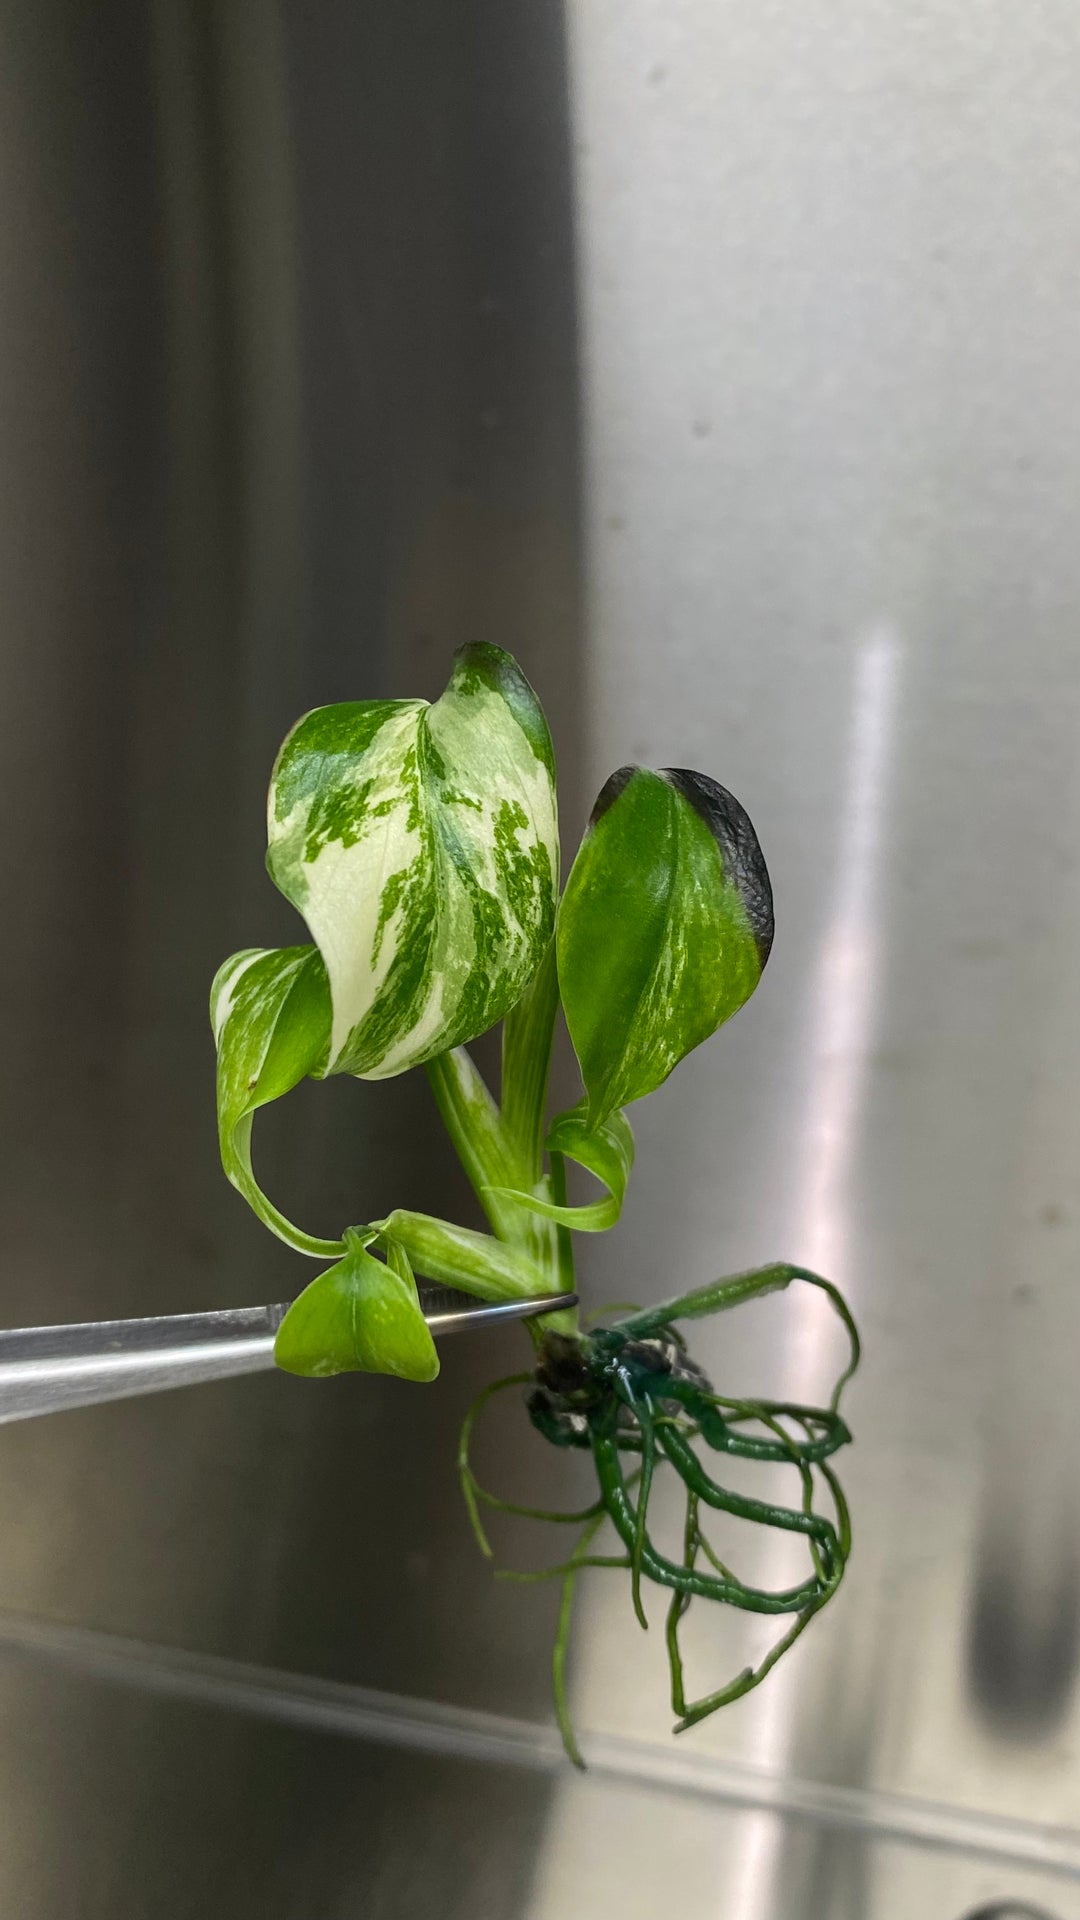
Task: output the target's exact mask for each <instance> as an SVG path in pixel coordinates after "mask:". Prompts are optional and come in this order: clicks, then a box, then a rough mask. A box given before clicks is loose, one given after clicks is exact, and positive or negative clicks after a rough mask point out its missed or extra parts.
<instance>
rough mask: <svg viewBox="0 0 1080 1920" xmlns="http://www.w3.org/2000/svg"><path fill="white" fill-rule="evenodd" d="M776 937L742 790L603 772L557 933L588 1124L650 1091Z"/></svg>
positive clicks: (716, 1020) (720, 1015)
mask: <svg viewBox="0 0 1080 1920" xmlns="http://www.w3.org/2000/svg"><path fill="white" fill-rule="evenodd" d="M772 935H773V914H772V890H771V888H770V885H769V875H768V871H767V869H766V866H765V861H764V858H763V856H762V852H761V848H760V846H759V845H758V840H757V835H756V834H755V832H754V829H753V826H752V825H751V823H750V820H749V818H748V816H747V814H746V813H745V812H744V810H743V808H742V807H741V806H740V805H739V802H738V801H737V800H736V799H734V797H733V796H732V795H731V794H730V793H728V792H727V791H726V790H725V788H723V787H721V786H719V785H718V784H717V782H716V781H715V780H711V779H710V778H709V777H708V775H707V774H702V773H691V772H688V771H686V770H685V769H683V768H667V769H666V770H665V771H664V772H662V773H654V772H652V771H651V770H650V769H648V768H645V767H623V768H621V769H620V770H619V772H618V773H615V774H613V775H612V777H611V779H610V780H609V781H608V783H607V785H606V786H605V787H604V789H603V792H602V793H601V794H600V797H599V799H598V800H597V802H596V806H595V807H594V809H593V814H592V818H591V820H590V823H589V828H588V831H587V832H586V835H585V838H584V840H583V841H582V843H581V847H580V849H579V851H578V855H577V859H576V860H575V862H574V865H573V868H572V870H571V873H570V878H569V880H568V881H567V883H566V892H565V894H564V896H563V899H562V903H561V905H560V908H559V924H558V932H557V939H556V946H557V953H558V966H559V987H560V991H561V994H562V1001H563V1007H564V1009H565V1012H566V1022H567V1025H568V1027H569V1029H570V1037H571V1039H572V1040H573V1043H574V1048H575V1051H576V1053H577V1056H578V1061H579V1063H580V1066H581V1072H582V1078H583V1079H584V1082H585V1090H586V1094H587V1096H588V1126H589V1129H590V1130H591V1131H595V1130H596V1129H597V1128H598V1127H599V1126H600V1123H601V1122H602V1121H603V1120H604V1119H605V1118H606V1117H607V1116H608V1115H609V1114H610V1113H612V1112H613V1111H614V1109H615V1108H617V1107H622V1106H625V1105H627V1103H628V1102H629V1101H631V1100H640V1099H641V1097H642V1095H643V1094H646V1093H651V1092H652V1090H653V1088H654V1087H658V1086H659V1085H660V1083H661V1081H663V1080H666V1079H667V1076H668V1074H669V1073H670V1072H671V1070H672V1068H673V1067H674V1066H676V1065H677V1063H678V1062H679V1061H680V1060H681V1059H682V1058H683V1057H684V1055H686V1054H687V1053H689V1052H690V1051H691V1049H692V1048H693V1047H696V1046H698V1045H699V1044H700V1042H701V1041H702V1040H706V1039H707V1038H708V1036H709V1035H710V1034H711V1033H713V1032H715V1030H716V1028H717V1027H718V1026H720V1025H721V1024H722V1022H723V1021H725V1020H727V1019H729V1018H730V1016H731V1015H732V1014H733V1013H735V1012H736V1010H737V1009H738V1008H739V1007H741V1006H742V1004H743V1002H744V1001H745V1000H747V999H748V998H749V996H750V994H751V993H752V992H753V991H754V988H755V987H756V986H757V983H758V980H759V979H760V977H761V971H762V968H763V967H764V965H765V962H766V960H767V959H768V957H769V949H770V947H771V945H772Z"/></svg>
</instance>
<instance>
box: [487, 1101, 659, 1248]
mask: <svg viewBox="0 0 1080 1920" xmlns="http://www.w3.org/2000/svg"><path fill="white" fill-rule="evenodd" d="M546 1144H547V1148H548V1152H549V1153H553V1154H555V1153H558V1154H562V1155H564V1156H565V1158H566V1159H567V1160H573V1161H575V1162H576V1163H577V1165H578V1166H579V1167H584V1168H585V1169H586V1170H587V1172H589V1173H592V1174H595V1176H596V1178H597V1179H598V1180H599V1181H600V1182H601V1184H602V1185H603V1186H605V1187H606V1188H607V1190H608V1192H607V1199H606V1200H593V1201H591V1202H590V1203H589V1205H588V1206H584V1207H567V1206H560V1205H559V1204H558V1203H557V1202H556V1201H554V1200H549V1199H547V1198H546V1196H544V1195H543V1194H535V1193H524V1192H521V1191H520V1190H518V1189H516V1188H510V1187H494V1188H492V1189H491V1191H492V1192H493V1193H495V1194H498V1195H499V1196H500V1197H502V1198H505V1199H509V1200H516V1201H517V1202H518V1204H519V1206H522V1207H525V1208H527V1209H528V1211H529V1212H530V1213H538V1214H541V1215H542V1216H543V1218H544V1219H545V1220H555V1221H557V1222H558V1223H559V1225H560V1226H564V1227H574V1228H576V1229H577V1231H578V1233H604V1232H606V1230H607V1229H608V1227H613V1226H614V1225H615V1222H616V1221H617V1219H618V1217H619V1215H620V1213H621V1212H622V1203H623V1199H624V1197H625V1194H626V1183H627V1181H628V1180H629V1178H630V1169H631V1167H632V1166H633V1164H634V1136H633V1134H632V1132H631V1131H630V1123H629V1121H628V1120H627V1118H626V1115H625V1114H623V1113H619V1112H618V1111H616V1112H615V1113H609V1114H608V1116H607V1118H606V1119H604V1120H602V1121H601V1122H600V1125H599V1126H598V1127H596V1128H595V1129H593V1128H590V1126H589V1123H588V1117H587V1113H586V1106H585V1102H584V1101H582V1103H581V1105H580V1106H577V1107H573V1108H572V1109H571V1111H570V1112H569V1113H561V1114H560V1115H559V1117H558V1119H557V1120H554V1121H552V1124H551V1127H550V1130H549V1132H548V1136H547V1143H546Z"/></svg>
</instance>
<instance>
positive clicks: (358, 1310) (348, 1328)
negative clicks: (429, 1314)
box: [274, 1228, 439, 1380]
mask: <svg viewBox="0 0 1080 1920" xmlns="http://www.w3.org/2000/svg"><path fill="white" fill-rule="evenodd" d="M372 1238H374V1235H369V1234H364V1235H361V1234H359V1233H357V1232H356V1231H355V1230H354V1229H353V1228H350V1229H349V1230H348V1232H347V1233H346V1235H345V1254H344V1257H343V1259H341V1260H339V1261H338V1262H337V1264H336V1265H335V1266H332V1267H330V1268H329V1269H328V1270H327V1272H326V1273H320V1274H319V1276H318V1278H317V1279H315V1280H313V1281H312V1282H311V1285H310V1286H309V1287H305V1288H304V1291H303V1293H302V1294H301V1295H300V1297H299V1299H297V1300H294V1301H293V1303H292V1306H291V1307H290V1308H289V1311H288V1313H287V1314H286V1315H285V1318H284V1320H283V1321H282V1323H281V1325H280V1327H279V1328H278V1334H277V1339H276V1341H275V1342H274V1359H275V1360H276V1361H277V1364H278V1366H279V1367H282V1368H283V1369H284V1370H285V1372H286V1373H300V1374H305V1375H307V1376H308V1377H309V1378H324V1377H325V1376H326V1375H327V1374H332V1373H392V1374H396V1375H397V1377H398V1378H399V1379H401V1380H434V1378H435V1376H436V1374H437V1373H438V1371H439V1356H438V1354H437V1353H436V1351H435V1342H434V1341H433V1340H432V1337H431V1329H430V1328H429V1326H428V1324H427V1321H426V1320H425V1319H424V1315H423V1312H422V1311H421V1307H420V1301H419V1298H418V1295H417V1292H416V1282H415V1280H414V1279H413V1276H412V1269H411V1267H410V1266H409V1262H408V1259H407V1257H406V1255H405V1254H404V1253H403V1252H402V1250H401V1249H400V1248H391V1249H390V1251H389V1254H388V1257H387V1260H386V1262H385V1264H384V1262H383V1261H382V1260H377V1259H376V1258H375V1256H374V1255H373V1254H371V1253H368V1251H367V1248H366V1245H365V1241H367V1240H370V1239H372Z"/></svg>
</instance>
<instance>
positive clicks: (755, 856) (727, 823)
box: [597, 767, 774, 967]
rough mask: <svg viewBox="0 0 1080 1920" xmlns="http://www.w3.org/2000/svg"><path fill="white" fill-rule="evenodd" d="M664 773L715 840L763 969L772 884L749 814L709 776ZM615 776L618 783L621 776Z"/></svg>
mask: <svg viewBox="0 0 1080 1920" xmlns="http://www.w3.org/2000/svg"><path fill="white" fill-rule="evenodd" d="M624 771H625V769H624ZM630 771H633V769H631V770H630ZM662 771H663V777H664V779H665V780H669V781H670V782H671V785H672V786H673V787H674V788H676V790H677V791H678V792H679V793H681V794H682V796H683V798H684V799H685V800H688V801H689V803H690V805H691V806H692V807H693V809H694V811H695V813H697V814H698V815H699V816H700V818H701V819H702V820H703V821H704V822H705V825H706V826H707V827H708V829H709V832H710V833H711V834H712V836H713V839H714V840H715V841H716V844H717V846H718V847H719V849H720V858H721V860H722V861H723V864H724V871H725V873H726V874H727V877H728V879H729V880H730V881H731V883H732V885H733V886H734V887H735V889H736V891H737V893H738V895H739V898H740V900H741V901H742V903H743V907H744V909H745V912H746V917H747V919H748V921H749V922H750V931H751V932H752V934H753V936H754V943H755V945H756V947H757V950H758V958H759V959H760V961H761V965H762V967H764V965H765V962H766V961H767V959H768V957H769V954H770V953H771V951H772V943H773V931H774V927H773V896H772V883H771V881H770V879H769V869H768V867H767V866H766V865H765V855H764V854H763V853H762V851H761V843H760V841H759V840H758V837H757V834H756V833H755V831H754V824H753V821H752V820H751V818H750V815H749V814H748V813H747V811H746V808H745V807H744V806H743V805H742V804H741V803H740V802H739V801H738V800H736V798H735V795H734V794H733V793H729V792H728V790H727V788H726V787H722V786H721V785H720V782H719V781H718V780H713V779H712V778H711V777H710V776H709V774H707V773H695V772H694V771H693V770H692V769H691V768H689V767H664V768H663V770H662ZM612 777H613V778H614V779H617V778H618V775H613V776H612ZM608 784H609V785H610V784H611V783H610V781H609V783H608ZM602 797H603V796H601V798H602ZM597 804H598V805H599V802H598V803H597Z"/></svg>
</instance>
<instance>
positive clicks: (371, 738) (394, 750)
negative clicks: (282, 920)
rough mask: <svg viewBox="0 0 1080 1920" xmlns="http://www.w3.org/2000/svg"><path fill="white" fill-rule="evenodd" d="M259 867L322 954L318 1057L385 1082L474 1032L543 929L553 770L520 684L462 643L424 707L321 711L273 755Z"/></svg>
mask: <svg viewBox="0 0 1080 1920" xmlns="http://www.w3.org/2000/svg"><path fill="white" fill-rule="evenodd" d="M268 831H269V851H268V855H267V863H268V866H269V868H270V872H271V875H272V877H273V879H274V881H275V882H276V884H277V885H278V886H279V887H280V888H281V891H282V892H283V893H284V894H285V896H286V897H287V899H289V900H291V902H292V903H293V905H294V906H295V907H297V908H298V909H299V911H300V912H301V913H302V914H303V915H304V918H305V919H306V921H307V924H308V927H309V929H310V931H311V934H312V936H313V938H314V940H315V942H316V944H317V946H318V948H319V951H320V953H321V954H322V958H323V961H324V962H325V966H326V973H327V976H328V979H329V987H330V997H331V1006H332V1019H331V1035H330V1045H329V1051H328V1058H327V1061H326V1065H325V1071H326V1072H329V1073H345V1072H347V1073H354V1074H357V1075H359V1077H360V1078H361V1079H370V1080H380V1079H387V1078H389V1077H390V1076H391V1075H394V1074H398V1073H403V1072H404V1071H405V1070H406V1068H408V1067H411V1066H416V1065H418V1064H419V1063H420V1062H422V1061H425V1060H429V1059H433V1058H435V1057H436V1056H437V1055H438V1054H440V1053H443V1052H445V1051H446V1050H447V1049H448V1048H450V1047H453V1046H457V1045H459V1044H461V1043H463V1042H465V1041H468V1040H471V1039H474V1038H475V1037H476V1035H477V1034H479V1033H483V1032H484V1031H485V1030H486V1029H487V1028H488V1027H490V1026H493V1025H494V1023H495V1022H496V1021H497V1020H499V1019H501V1018H502V1016H503V1015H504V1014H505V1013H506V1012H507V1011H508V1010H509V1008H510V1007H511V1006H513V1005H514V1003H515V1001H517V1000H518V999H519V998H520V996H521V994H522V993H523V992H524V990H525V988H526V986H527V985H528V983H529V980H530V979H531V978H532V976H533V974H534V973H535V971H536V969H537V967H538V966H539V964H540V961H541V960H542V958H543V955H544V951H545V948H546V946H547V944H548V942H549V940H550V938H551V933H552V929H553V926H554V920H555V899H556V890H557V885H558V834H557V823H556V810H555V769H554V758H553V755H552V749H551V740H550V736H549V734H548V729H547V723H546V721H545V719H544V716H543V712H542V710H541V708H540V705H539V702H538V701H537V699H536V696H535V694H534V693H533V691H532V688H531V687H530V686H529V684H528V681H527V680H526V679H525V678H524V675H523V674H522V673H521V671H520V669H519V668H518V667H517V665H516V664H515V662H514V661H513V660H512V659H511V658H510V656H509V654H506V653H503V652H502V651H501V650H500V649H499V648H497V647H490V646H470V647H465V648H462V650H461V651H460V653H459V654H458V655H457V656H456V658H455V663H454V670H453V673H452V675H451V679H450V683H449V685H448V687H447V689H446V691H445V693H444V694H443V695H442V697H441V699H439V700H438V701H436V702H435V703H434V705H428V704H427V703H426V702H424V701H420V700H385V701H365V702H353V703H349V704H345V705H340V706H333V707H319V708H316V710H315V711H314V712H313V713H309V714H308V715H307V716H306V717H305V718H304V719H303V720H301V721H300V722H299V724H298V725H297V726H296V727H295V728H294V729H293V731H292V733H291V734H290V735H289V737H288V739H287V740H286V742H285V744H284V746H283V747H282V749H281V753H280V754H279V756H278V760H277V764H276V766H275V768H274V774H273V779H272V781H271V787H270V800H269V812H268Z"/></svg>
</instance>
